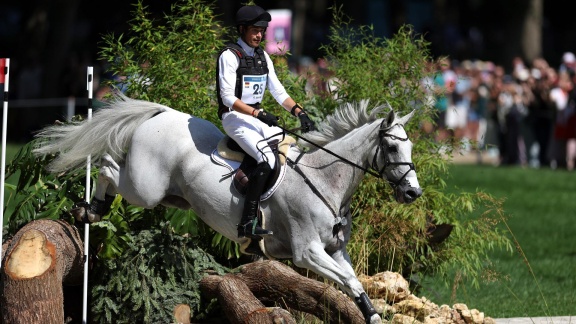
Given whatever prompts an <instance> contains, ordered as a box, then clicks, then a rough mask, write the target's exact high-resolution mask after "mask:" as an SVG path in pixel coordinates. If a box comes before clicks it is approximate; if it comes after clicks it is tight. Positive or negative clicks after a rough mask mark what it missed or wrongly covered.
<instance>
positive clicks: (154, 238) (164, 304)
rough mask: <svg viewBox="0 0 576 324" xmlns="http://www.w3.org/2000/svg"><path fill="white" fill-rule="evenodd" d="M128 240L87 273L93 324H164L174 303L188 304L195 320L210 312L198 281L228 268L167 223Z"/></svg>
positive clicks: (135, 234)
mask: <svg viewBox="0 0 576 324" xmlns="http://www.w3.org/2000/svg"><path fill="white" fill-rule="evenodd" d="M132 235H133V237H132V239H131V240H130V241H129V243H128V248H127V249H125V253H123V254H122V255H121V256H118V257H117V258H115V259H110V260H104V261H103V262H100V263H98V264H97V267H96V268H95V269H94V270H93V271H92V272H91V273H92V277H93V278H94V279H96V283H95V284H94V285H93V286H92V299H93V301H94V302H93V304H92V305H91V311H92V315H93V318H94V320H95V322H98V323H112V322H114V323H169V322H172V321H173V320H172V321H171V320H170V319H172V314H173V310H174V307H175V306H176V305H178V304H187V305H189V306H190V308H191V312H192V316H193V317H194V318H201V317H202V315H205V314H207V313H208V312H209V311H210V310H211V309H212V308H211V307H206V305H202V304H201V299H200V290H199V282H200V280H201V279H202V277H203V276H204V274H205V273H206V272H207V271H208V270H212V271H215V272H216V273H218V274H221V275H222V274H224V273H225V272H227V269H225V268H224V267H222V266H221V265H219V264H218V263H217V262H215V261H214V259H213V258H212V257H211V256H210V255H209V254H207V253H205V252H204V251H203V250H202V249H200V248H199V247H198V246H196V245H195V244H194V243H193V241H192V240H191V239H190V238H188V237H186V236H181V235H176V234H175V233H173V231H172V226H171V225H170V224H168V223H164V224H160V226H159V228H155V229H151V230H142V231H140V232H136V233H134V234H131V236H132ZM101 278H106V280H102V279H101ZM201 306H202V307H201Z"/></svg>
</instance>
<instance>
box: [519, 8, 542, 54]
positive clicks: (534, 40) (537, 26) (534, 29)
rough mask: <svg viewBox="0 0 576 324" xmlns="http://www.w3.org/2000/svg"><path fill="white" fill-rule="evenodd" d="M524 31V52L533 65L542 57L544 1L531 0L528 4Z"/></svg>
mask: <svg viewBox="0 0 576 324" xmlns="http://www.w3.org/2000/svg"><path fill="white" fill-rule="evenodd" d="M527 7H528V8H527V10H526V15H525V17H524V28H523V31H522V52H523V53H524V57H525V58H526V60H527V61H528V63H531V62H532V61H533V60H534V59H535V58H538V57H541V56H542V17H543V15H544V13H543V11H544V4H543V1H542V0H530V1H528V4H527Z"/></svg>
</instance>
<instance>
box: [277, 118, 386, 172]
mask: <svg viewBox="0 0 576 324" xmlns="http://www.w3.org/2000/svg"><path fill="white" fill-rule="evenodd" d="M278 127H279V128H280V129H282V130H283V131H285V132H287V133H289V134H290V135H293V136H295V137H296V138H298V139H301V140H303V141H305V142H308V143H310V144H312V145H313V146H314V147H316V148H318V149H320V150H322V151H324V152H326V153H328V154H331V155H333V156H335V157H337V158H338V159H339V160H342V161H343V162H345V163H348V164H349V165H351V166H353V167H356V168H358V169H360V170H362V171H364V172H366V173H368V174H370V175H373V176H375V177H381V175H380V174H378V173H376V172H374V171H372V170H370V169H367V168H365V167H363V166H360V165H358V164H356V163H354V162H352V161H350V160H348V159H346V158H344V157H342V156H340V155H338V154H336V153H334V152H332V151H330V150H328V149H326V148H324V147H323V146H320V145H318V144H316V143H314V142H312V141H309V140H308V139H306V138H305V137H303V136H301V135H299V134H297V133H295V132H293V131H291V130H289V129H287V128H284V127H282V126H278ZM304 154H305V152H302V153H300V155H298V157H297V158H296V160H295V161H292V163H294V164H295V165H296V164H298V161H300V159H301V158H302V156H303V155H304Z"/></svg>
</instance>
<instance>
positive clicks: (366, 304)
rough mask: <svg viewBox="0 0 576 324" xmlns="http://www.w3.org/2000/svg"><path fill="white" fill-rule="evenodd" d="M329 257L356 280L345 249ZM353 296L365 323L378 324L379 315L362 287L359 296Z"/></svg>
mask: <svg viewBox="0 0 576 324" xmlns="http://www.w3.org/2000/svg"><path fill="white" fill-rule="evenodd" d="M331 257H332V259H334V261H336V262H337V263H338V264H339V265H340V266H341V267H342V268H344V269H346V271H349V272H351V273H353V274H354V278H356V279H357V278H358V277H357V276H356V273H355V272H354V268H352V263H351V261H350V256H349V255H348V251H346V247H344V248H342V249H340V250H338V251H336V252H335V253H333V254H332V255H331ZM360 285H362V284H360ZM353 296H354V301H355V302H356V305H358V308H360V310H361V311H362V314H363V315H364V318H365V319H366V322H367V323H379V322H380V321H381V318H380V315H378V314H377V312H376V309H375V308H374V305H372V302H371V301H370V298H368V295H367V294H366V292H365V291H364V287H362V292H361V293H360V295H353ZM372 317H374V321H373V320H372ZM376 317H377V319H376Z"/></svg>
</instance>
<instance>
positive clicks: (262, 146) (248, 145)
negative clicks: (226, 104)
mask: <svg viewBox="0 0 576 324" xmlns="http://www.w3.org/2000/svg"><path fill="white" fill-rule="evenodd" d="M222 126H223V127H224V131H225V132H226V134H228V136H230V137H231V138H232V139H233V140H235V141H236V143H238V145H240V147H241V148H242V149H243V150H244V151H245V152H246V153H248V154H249V155H250V156H251V157H253V158H254V159H255V160H256V161H257V162H258V163H261V162H267V163H268V164H269V165H270V168H272V169H273V168H274V164H275V163H276V160H275V158H274V153H272V150H271V149H270V147H268V143H267V142H268V141H269V140H271V139H272V138H278V139H279V140H281V137H282V135H281V134H279V133H281V132H282V129H280V128H278V127H270V126H268V125H266V124H264V123H263V122H261V121H260V120H258V119H257V118H254V117H252V116H249V115H245V114H241V113H239V112H236V111H232V112H229V113H225V114H224V115H222ZM276 134H279V135H277V136H275V137H271V136H273V135H276Z"/></svg>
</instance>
